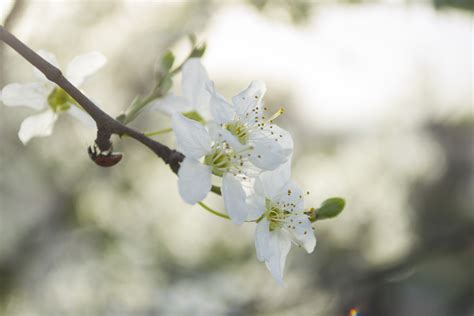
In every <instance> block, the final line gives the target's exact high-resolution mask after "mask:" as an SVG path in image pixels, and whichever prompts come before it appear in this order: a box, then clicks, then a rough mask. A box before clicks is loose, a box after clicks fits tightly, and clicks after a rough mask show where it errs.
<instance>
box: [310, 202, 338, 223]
mask: <svg viewBox="0 0 474 316" xmlns="http://www.w3.org/2000/svg"><path fill="white" fill-rule="evenodd" d="M345 206H346V201H345V200H344V199H343V198H340V197H333V198H329V199H327V200H326V201H324V202H323V203H321V206H320V207H319V208H317V209H311V214H310V216H309V219H310V221H311V222H315V221H316V220H321V219H328V218H334V217H336V216H338V215H339V214H340V213H341V212H342V210H343V209H344V207H345Z"/></svg>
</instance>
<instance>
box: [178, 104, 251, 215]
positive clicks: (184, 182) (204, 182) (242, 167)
mask: <svg viewBox="0 0 474 316" xmlns="http://www.w3.org/2000/svg"><path fill="white" fill-rule="evenodd" d="M172 126H173V131H174V132H175V135H176V147H177V149H178V150H179V151H181V152H182V153H183V154H184V155H185V159H184V160H183V162H182V163H181V166H180V169H179V171H178V177H179V179H178V186H179V192H180V194H181V197H182V198H183V200H184V201H185V202H187V203H189V204H195V203H197V202H199V201H201V200H203V199H204V198H205V197H206V196H207V193H208V192H209V190H210V189H211V186H212V182H211V181H212V175H215V176H218V177H222V196H223V198H224V204H225V206H226V210H227V213H228V214H229V216H230V218H231V219H232V221H233V222H234V223H235V224H241V223H243V222H244V221H245V219H246V218H247V215H248V214H247V207H246V204H245V200H246V193H245V191H244V189H243V188H242V185H241V181H247V180H249V178H250V177H256V176H257V175H258V170H257V169H256V168H255V167H254V166H253V165H252V164H251V163H250V161H249V157H250V156H251V150H252V147H251V146H239V148H233V147H232V146H231V145H230V144H229V140H231V139H232V138H233V136H232V135H230V133H229V132H228V131H227V130H222V129H220V128H219V127H216V126H215V125H213V124H210V125H208V126H204V125H202V124H200V123H199V122H197V121H195V120H191V119H188V118H186V117H184V116H183V115H182V114H179V113H175V114H173V116H172ZM230 142H232V141H230Z"/></svg>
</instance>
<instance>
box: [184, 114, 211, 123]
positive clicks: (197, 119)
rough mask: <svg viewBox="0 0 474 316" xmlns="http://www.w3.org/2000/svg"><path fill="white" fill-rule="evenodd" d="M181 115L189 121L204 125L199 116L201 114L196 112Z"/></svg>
mask: <svg viewBox="0 0 474 316" xmlns="http://www.w3.org/2000/svg"><path fill="white" fill-rule="evenodd" d="M182 114H183V115H184V116H185V117H187V118H188V119H190V120H194V121H196V122H199V123H201V124H204V123H206V120H205V119H204V118H203V117H202V116H201V114H199V113H198V112H196V111H191V112H185V113H182Z"/></svg>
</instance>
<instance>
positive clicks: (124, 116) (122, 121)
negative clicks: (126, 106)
mask: <svg viewBox="0 0 474 316" xmlns="http://www.w3.org/2000/svg"><path fill="white" fill-rule="evenodd" d="M126 118H127V115H125V113H122V114H120V115H119V116H117V117H116V118H115V119H116V120H117V121H119V122H120V123H124V122H125V119H126Z"/></svg>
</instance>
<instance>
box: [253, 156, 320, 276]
mask: <svg viewBox="0 0 474 316" xmlns="http://www.w3.org/2000/svg"><path fill="white" fill-rule="evenodd" d="M254 194H255V195H254V196H253V197H252V204H251V205H252V207H253V208H254V211H253V213H254V214H255V215H258V214H260V215H261V217H260V221H259V222H258V224H257V228H256V233H255V247H256V250H257V258H258V260H259V261H262V262H265V264H266V266H267V268H268V270H269V271H270V272H271V274H272V275H273V277H274V278H275V279H276V280H277V281H278V282H279V283H280V284H283V271H284V268H285V261H286V257H287V255H288V253H289V251H290V249H291V244H292V243H293V244H295V245H298V246H301V247H303V248H304V249H305V250H306V251H307V252H308V253H311V252H313V250H314V248H315V246H316V238H315V236H314V233H313V229H312V226H311V222H310V220H309V218H308V215H306V213H307V212H308V211H309V210H306V209H305V208H304V193H303V192H302V191H301V189H300V188H299V187H298V186H297V185H296V184H295V183H294V182H293V181H292V180H290V170H289V164H285V165H283V166H282V167H280V168H277V169H276V170H273V171H266V172H263V173H262V174H261V175H260V177H259V178H258V179H257V181H256V182H255V192H254Z"/></svg>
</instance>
